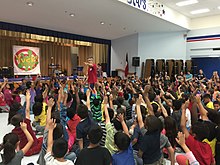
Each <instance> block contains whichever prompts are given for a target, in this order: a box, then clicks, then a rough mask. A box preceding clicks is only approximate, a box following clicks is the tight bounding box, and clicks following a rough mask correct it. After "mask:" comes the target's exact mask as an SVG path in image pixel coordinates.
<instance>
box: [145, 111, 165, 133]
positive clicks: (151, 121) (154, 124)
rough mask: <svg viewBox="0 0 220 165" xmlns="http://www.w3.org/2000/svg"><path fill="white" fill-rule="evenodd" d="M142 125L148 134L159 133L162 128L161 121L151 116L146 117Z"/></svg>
mask: <svg viewBox="0 0 220 165" xmlns="http://www.w3.org/2000/svg"><path fill="white" fill-rule="evenodd" d="M144 123H145V127H146V128H147V131H148V132H155V131H160V130H161V128H162V122H161V120H160V119H158V118H157V117H156V116H153V115H149V116H147V117H146V119H145V122H144Z"/></svg>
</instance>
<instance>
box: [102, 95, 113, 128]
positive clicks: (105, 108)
mask: <svg viewBox="0 0 220 165" xmlns="http://www.w3.org/2000/svg"><path fill="white" fill-rule="evenodd" d="M103 104H104V113H105V123H106V124H108V123H110V122H111V121H110V117H109V114H108V107H107V104H108V97H107V96H105V97H104V100H103Z"/></svg>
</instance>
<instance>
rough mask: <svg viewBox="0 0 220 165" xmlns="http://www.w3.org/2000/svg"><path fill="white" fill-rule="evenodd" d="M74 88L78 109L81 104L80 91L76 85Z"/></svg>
mask: <svg viewBox="0 0 220 165" xmlns="http://www.w3.org/2000/svg"><path fill="white" fill-rule="evenodd" d="M73 89H74V90H75V96H76V109H77V108H78V106H79V104H80V99H79V91H78V88H77V87H76V86H75V87H73Z"/></svg>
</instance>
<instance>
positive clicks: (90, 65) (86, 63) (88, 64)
mask: <svg viewBox="0 0 220 165" xmlns="http://www.w3.org/2000/svg"><path fill="white" fill-rule="evenodd" d="M84 64H85V65H87V66H89V67H93V65H94V64H90V63H88V62H84Z"/></svg>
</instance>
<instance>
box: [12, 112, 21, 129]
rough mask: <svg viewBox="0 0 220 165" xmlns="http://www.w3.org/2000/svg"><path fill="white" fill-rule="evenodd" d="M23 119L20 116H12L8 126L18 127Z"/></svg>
mask: <svg viewBox="0 0 220 165" xmlns="http://www.w3.org/2000/svg"><path fill="white" fill-rule="evenodd" d="M23 120H24V119H23V117H22V115H21V114H16V115H14V116H13V117H12V118H11V120H10V124H12V125H13V126H15V127H20V123H21V122H22V121H23Z"/></svg>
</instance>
